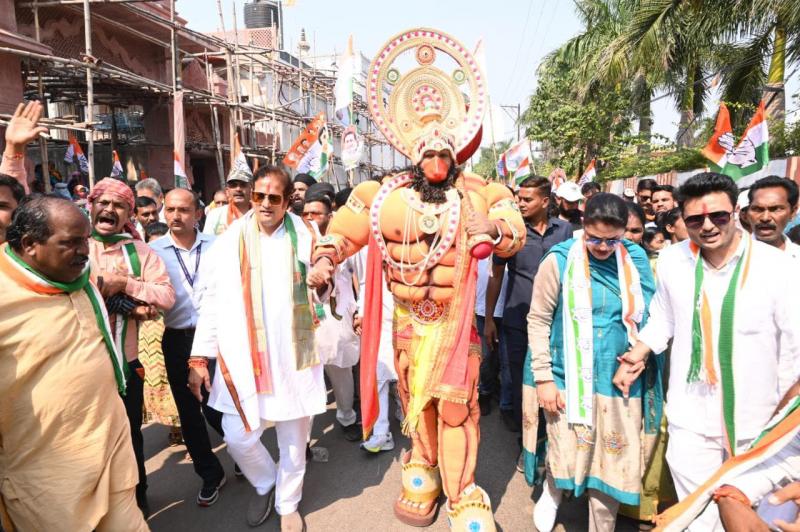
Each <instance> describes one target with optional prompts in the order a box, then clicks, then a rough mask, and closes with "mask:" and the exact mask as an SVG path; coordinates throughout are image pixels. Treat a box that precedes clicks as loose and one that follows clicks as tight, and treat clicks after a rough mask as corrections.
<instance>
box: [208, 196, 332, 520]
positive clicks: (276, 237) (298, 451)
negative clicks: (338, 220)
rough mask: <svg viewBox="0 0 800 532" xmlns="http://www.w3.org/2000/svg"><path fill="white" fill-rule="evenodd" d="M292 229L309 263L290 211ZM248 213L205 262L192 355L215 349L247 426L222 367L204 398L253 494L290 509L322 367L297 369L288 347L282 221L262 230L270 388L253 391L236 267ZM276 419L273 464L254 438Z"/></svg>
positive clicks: (288, 273)
mask: <svg viewBox="0 0 800 532" xmlns="http://www.w3.org/2000/svg"><path fill="white" fill-rule="evenodd" d="M286 215H287V216H291V217H292V220H293V222H294V227H295V229H296V232H297V249H298V255H299V257H298V258H299V260H300V261H301V262H302V263H304V264H305V265H306V268H309V261H310V257H311V246H312V237H311V234H310V232H309V231H308V229H307V228H306V226H305V224H304V223H303V221H302V220H301V219H300V218H299V217H297V216H295V215H293V214H291V213H287V214H286ZM252 216H253V213H252V211H251V213H249V214H248V215H245V216H244V217H242V218H241V219H239V220H237V221H236V222H234V223H233V224H232V225H231V227H230V228H229V229H228V231H226V232H225V233H224V234H223V235H221V236H220V237H219V238H218V239H217V241H216V243H215V245H214V247H213V248H212V252H211V253H210V256H209V259H208V260H207V261H204V265H203V267H204V269H205V268H207V270H204V276H202V278H203V279H204V286H203V287H202V298H201V299H200V308H199V318H198V322H197V330H196V333H195V338H194V344H193V347H192V356H202V357H208V358H215V357H216V356H217V353H218V352H219V353H220V355H221V356H222V358H223V360H224V362H225V366H226V367H227V369H228V372H229V375H230V378H231V380H232V382H233V386H234V388H235V390H236V395H237V396H238V399H239V403H240V406H241V409H242V412H243V414H244V417H245V418H246V420H247V424H248V425H249V428H250V429H251V431H250V432H248V431H247V430H246V428H245V424H244V422H243V420H242V418H241V417H240V415H239V413H238V412H237V409H236V405H235V403H234V400H233V398H232V397H231V394H230V392H229V391H228V387H227V386H226V383H225V379H224V377H223V372H222V371H217V372H216V373H215V375H214V381H213V383H212V386H211V394H210V397H209V401H208V404H209V406H211V407H212V408H215V409H217V410H219V411H221V412H222V413H223V419H222V426H223V430H224V432H225V443H227V445H228V451H229V452H230V454H231V456H232V457H233V459H234V460H235V461H236V463H237V464H238V465H239V467H240V468H241V470H242V472H243V473H244V475H245V477H247V479H248V480H249V481H250V483H251V484H252V485H253V486H254V487H255V488H256V491H257V492H258V493H259V494H262V495H263V494H266V493H268V492H269V490H270V489H272V488H273V486H274V487H275V488H276V490H275V508H276V510H277V512H278V513H279V514H281V515H285V514H288V513H291V512H294V511H295V510H296V509H297V505H298V503H299V502H300V498H301V494H302V486H303V476H304V474H305V444H306V439H307V436H308V431H309V427H310V423H311V417H312V416H314V415H316V414H321V413H323V412H324V411H325V383H324V379H323V375H322V365H321V364H317V365H315V366H312V367H310V368H307V369H303V370H300V371H297V370H296V369H295V368H296V361H295V350H294V348H293V345H292V309H293V305H294V302H293V299H292V260H293V257H292V252H291V245H290V239H289V235H288V234H287V232H286V229H285V226H283V225H281V226H280V227H279V228H278V229H276V230H275V232H274V233H273V234H272V235H269V236H267V235H266V234H263V233H261V234H260V247H261V268H262V277H263V279H262V287H263V302H264V305H263V311H264V316H263V319H264V325H265V329H266V338H267V347H268V352H269V367H270V371H271V375H272V384H273V392H272V393H271V394H263V393H262V394H258V393H256V384H255V378H254V374H253V366H252V360H251V358H250V347H249V343H248V331H247V325H246V324H247V320H246V317H245V308H244V303H243V297H242V280H241V273H240V269H239V237H240V232H241V230H242V229H243V227H244V224H245V223H247V222H248V221H249V220H250V218H251V217H252ZM268 421H272V422H275V427H276V433H277V437H278V447H279V449H280V453H281V454H280V463H279V464H278V465H277V466H276V464H275V462H274V461H273V460H272V458H271V457H270V456H269V453H268V451H267V450H266V449H265V448H264V446H263V444H262V443H261V441H260V437H261V434H262V433H263V431H264V429H265V428H266V424H265V422H268Z"/></svg>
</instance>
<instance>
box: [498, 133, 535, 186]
mask: <svg viewBox="0 0 800 532" xmlns="http://www.w3.org/2000/svg"><path fill="white" fill-rule="evenodd" d="M531 159H533V156H532V155H531V143H530V141H529V140H528V139H523V140H521V141H519V142H518V143H516V144H514V145H512V146H511V147H510V148H508V149H507V150H506V151H504V152H503V154H502V155H501V156H500V161H499V162H498V163H497V174H498V175H499V176H501V177H504V178H506V181H507V182H508V184H509V185H510V186H512V187H516V186H518V185H519V184H520V183H521V182H522V181H524V180H525V178H526V177H528V176H530V175H531Z"/></svg>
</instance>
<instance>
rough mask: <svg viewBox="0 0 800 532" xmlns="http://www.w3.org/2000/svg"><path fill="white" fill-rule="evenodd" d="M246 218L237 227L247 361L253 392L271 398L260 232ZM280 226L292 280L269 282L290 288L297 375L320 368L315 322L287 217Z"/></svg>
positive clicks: (251, 217)
mask: <svg viewBox="0 0 800 532" xmlns="http://www.w3.org/2000/svg"><path fill="white" fill-rule="evenodd" d="M247 216H248V218H246V219H245V220H244V223H243V224H241V226H240V230H241V233H240V235H239V265H240V272H241V276H242V297H243V300H244V311H245V319H246V321H247V334H248V343H249V346H250V358H251V361H252V364H253V374H254V376H255V380H256V392H257V393H262V394H272V391H273V384H272V374H271V372H270V354H269V348H268V346H267V330H266V326H265V324H264V299H263V294H264V292H263V284H262V281H263V272H262V269H261V264H262V258H261V245H260V230H259V227H258V221H257V220H256V217H255V216H254V215H253V214H252V213H251V214H249V215H247ZM283 224H284V227H285V229H286V233H287V235H288V236H289V238H288V239H287V242H288V246H289V249H288V253H287V254H286V256H287V257H288V260H290V261H291V265H292V267H291V272H292V278H291V279H270V280H269V281H270V282H276V283H280V282H287V283H291V284H292V346H293V348H294V352H295V369H296V370H297V371H300V370H303V369H306V368H309V367H311V366H315V365H317V364H319V357H318V356H317V350H316V348H315V346H314V329H315V322H314V317H313V314H312V306H311V304H310V300H309V294H308V287H307V286H306V267H305V264H303V263H302V262H301V261H300V260H299V258H298V255H297V231H296V229H295V227H294V222H293V221H292V218H291V216H290V215H289V214H288V213H287V214H286V216H285V217H284V218H283ZM280 259H281V257H275V258H274V260H280ZM273 304H283V302H280V301H274V302H273Z"/></svg>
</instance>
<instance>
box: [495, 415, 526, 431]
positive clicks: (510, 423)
mask: <svg viewBox="0 0 800 532" xmlns="http://www.w3.org/2000/svg"><path fill="white" fill-rule="evenodd" d="M500 415H501V416H502V417H503V424H504V425H505V426H506V428H507V429H508V430H509V431H511V432H520V431H521V430H522V426H521V424H520V422H519V421H517V419H516V417H514V411H513V410H500Z"/></svg>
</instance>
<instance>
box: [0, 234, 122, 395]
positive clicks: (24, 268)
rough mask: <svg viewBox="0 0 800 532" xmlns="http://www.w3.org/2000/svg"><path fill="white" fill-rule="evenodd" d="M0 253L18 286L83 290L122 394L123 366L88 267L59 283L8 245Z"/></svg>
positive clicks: (50, 291) (54, 291) (51, 291)
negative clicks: (72, 278)
mask: <svg viewBox="0 0 800 532" xmlns="http://www.w3.org/2000/svg"><path fill="white" fill-rule="evenodd" d="M2 249H3V251H2V252H0V269H2V270H3V272H4V273H5V274H6V275H8V276H9V277H10V278H11V279H13V280H14V281H15V282H17V283H18V284H19V285H21V286H23V287H25V288H27V289H28V290H31V291H33V292H36V293H37V294H41V295H61V294H71V293H73V292H77V291H78V290H83V291H84V293H85V294H86V296H87V297H88V298H89V302H90V303H91V304H92V310H93V311H94V317H95V320H97V328H98V329H100V334H101V335H102V336H103V343H104V344H105V346H106V350H107V351H108V354H109V358H110V359H111V366H112V367H113V368H114V378H115V380H116V381H117V390H119V393H120V394H122V395H125V368H126V367H127V364H126V363H125V359H124V357H123V356H122V352H121V351H119V350H118V349H117V347H116V346H115V345H114V342H113V341H112V339H111V324H110V322H109V319H108V314H106V308H105V305H104V304H103V303H102V301H103V297H102V296H101V295H100V292H99V291H98V290H97V288H96V287H95V286H94V285H93V284H92V283H91V282H89V267H88V266H87V267H86V269H85V270H84V271H83V273H82V274H81V276H80V277H78V278H77V279H75V280H74V281H72V282H70V283H59V282H57V281H51V280H50V279H48V278H46V277H45V276H43V275H42V274H41V273H39V272H37V271H36V270H34V269H33V268H32V267H31V266H30V265H29V264H27V263H26V262H24V261H23V260H22V259H20V258H19V256H17V254H16V253H14V250H12V249H11V247H10V246H9V245H8V244H4V245H3V247H2Z"/></svg>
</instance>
